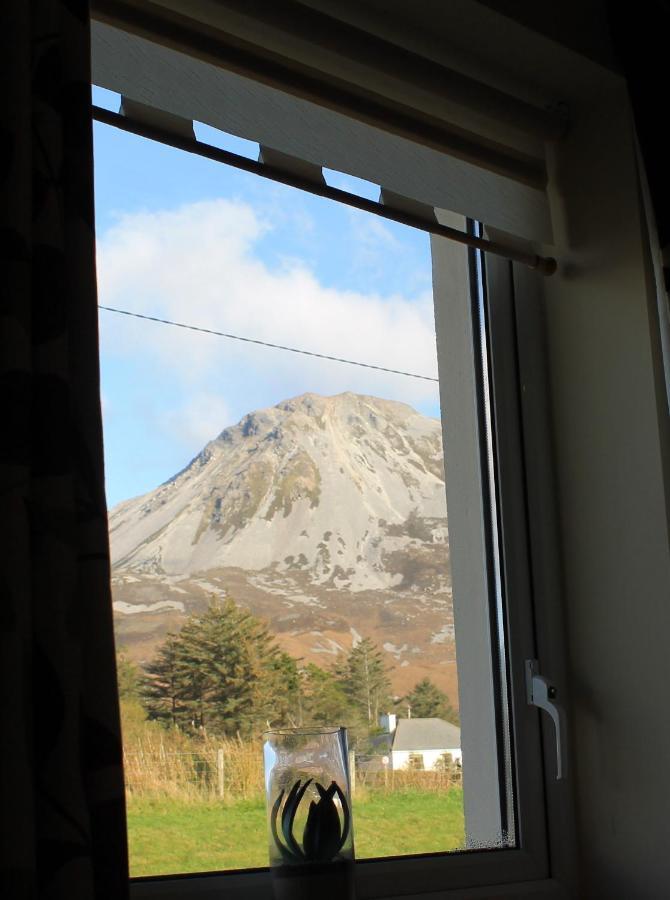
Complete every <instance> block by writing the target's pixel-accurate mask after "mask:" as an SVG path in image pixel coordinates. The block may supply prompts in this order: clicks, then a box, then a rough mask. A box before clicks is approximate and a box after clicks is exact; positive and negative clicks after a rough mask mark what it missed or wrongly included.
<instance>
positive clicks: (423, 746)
mask: <svg viewBox="0 0 670 900" xmlns="http://www.w3.org/2000/svg"><path fill="white" fill-rule="evenodd" d="M460 746H461V729H460V728H458V727H457V726H456V725H452V724H451V722H445V721H444V719H398V725H397V727H396V730H395V734H394V735H393V744H392V747H391V749H392V750H456V749H458V748H460Z"/></svg>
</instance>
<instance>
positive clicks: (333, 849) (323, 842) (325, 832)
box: [316, 781, 342, 861]
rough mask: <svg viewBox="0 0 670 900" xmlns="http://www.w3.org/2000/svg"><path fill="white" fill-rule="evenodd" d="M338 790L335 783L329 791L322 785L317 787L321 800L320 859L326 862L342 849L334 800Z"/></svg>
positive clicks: (338, 819)
mask: <svg viewBox="0 0 670 900" xmlns="http://www.w3.org/2000/svg"><path fill="white" fill-rule="evenodd" d="M336 788H337V785H336V783H335V782H334V781H333V782H332V783H331V785H330V787H329V788H328V790H325V789H324V788H323V787H322V785H320V784H317V785H316V789H317V790H318V792H319V798H320V799H319V813H320V815H319V817H318V823H319V834H318V855H319V859H321V860H324V861H325V860H329V859H332V858H333V857H334V856H335V855H336V853H337V852H338V850H339V849H340V847H341V836H342V835H341V830H340V816H339V814H338V812H337V807H336V806H335V801H334V800H333V797H334V795H335V790H336Z"/></svg>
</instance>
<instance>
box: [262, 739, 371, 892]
mask: <svg viewBox="0 0 670 900" xmlns="http://www.w3.org/2000/svg"><path fill="white" fill-rule="evenodd" d="M263 739H264V742H263V759H264V762H265V790H266V797H267V811H268V840H269V849H270V867H271V870H272V881H273V887H274V893H275V897H276V900H303V898H304V900H354V896H355V893H354V832H353V821H352V814H351V789H350V782H349V753H348V747H347V731H346V728H281V729H277V730H275V731H267V732H265V734H264V735H263Z"/></svg>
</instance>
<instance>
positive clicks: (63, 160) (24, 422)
mask: <svg viewBox="0 0 670 900" xmlns="http://www.w3.org/2000/svg"><path fill="white" fill-rule="evenodd" d="M0 57H1V58H0V71H1V72H2V79H1V84H2V91H1V96H2V99H1V100H0V104H2V118H1V119H0V184H1V191H2V197H1V200H0V258H1V260H2V277H1V278H0V409H1V410H2V419H1V421H0V486H1V490H0V642H1V644H0V673H1V678H0V716H1V718H2V724H1V726H0V728H1V730H2V739H1V742H0V816H1V818H2V833H1V835H0V896H1V897H2V898H3V900H5V898H7V900H10V898H11V900H14V898H19V897H40V898H41V897H45V898H63V900H65V898H67V900H78V898H84V897H85V898H107V897H109V898H110V900H111V898H114V900H123V898H124V895H127V891H128V869H127V850H126V828H125V809H124V799H123V783H122V771H121V746H120V740H119V716H118V701H117V695H116V682H115V661H114V645H113V632H112V616H111V597H110V586H109V552H108V537H107V520H106V510H105V498H104V488H103V485H104V480H103V462H102V435H101V416H100V397H99V374H98V337H97V310H96V283H95V257H94V233H93V178H92V174H93V161H92V134H91V120H90V80H89V78H90V76H89V23H88V4H87V3H86V2H84V0H2V4H0Z"/></svg>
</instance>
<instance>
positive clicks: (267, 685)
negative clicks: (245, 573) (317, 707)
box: [143, 598, 298, 735]
mask: <svg viewBox="0 0 670 900" xmlns="http://www.w3.org/2000/svg"><path fill="white" fill-rule="evenodd" d="M292 663H293V661H292V660H291V659H290V657H288V656H287V654H283V653H281V651H280V650H279V648H278V647H277V646H276V645H275V644H274V643H273V641H272V639H271V637H270V635H269V633H268V631H267V628H266V627H265V625H263V623H262V622H261V621H260V620H259V619H257V618H255V617H254V616H252V615H251V613H249V612H246V611H245V610H242V609H240V608H239V607H238V606H237V605H236V604H235V602H234V601H233V600H232V599H230V598H228V599H226V600H225V601H220V600H218V599H213V600H212V601H211V603H210V605H209V607H208V609H207V610H206V611H205V612H204V613H202V614H201V615H195V616H191V617H190V618H189V619H188V620H187V621H186V623H185V624H184V626H183V627H182V629H181V631H180V632H179V634H178V635H170V636H169V637H168V639H167V641H166V642H165V643H164V644H163V646H162V647H161V648H160V650H159V652H158V654H157V656H156V658H155V659H154V660H153V661H152V663H151V664H150V665H149V666H148V668H147V678H146V680H145V684H144V689H143V698H144V702H145V706H146V708H147V711H148V713H149V717H150V718H156V719H160V720H162V721H163V722H170V723H172V724H173V725H179V726H181V727H183V728H186V729H187V730H196V731H199V732H203V731H208V732H210V733H213V734H220V735H225V734H237V733H245V734H248V733H249V732H250V731H251V730H252V729H253V728H254V727H255V726H257V725H260V724H268V723H269V724H278V723H280V724H286V718H287V716H288V714H289V706H290V703H291V700H292V696H293V694H292V692H291V691H292V690H293V691H294V690H295V686H296V685H297V683H298V677H297V667H296V666H295V665H294V664H292ZM287 679H288V681H289V683H290V684H292V685H293V687H292V688H291V689H290V690H288V691H287Z"/></svg>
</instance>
